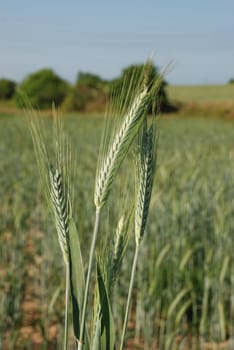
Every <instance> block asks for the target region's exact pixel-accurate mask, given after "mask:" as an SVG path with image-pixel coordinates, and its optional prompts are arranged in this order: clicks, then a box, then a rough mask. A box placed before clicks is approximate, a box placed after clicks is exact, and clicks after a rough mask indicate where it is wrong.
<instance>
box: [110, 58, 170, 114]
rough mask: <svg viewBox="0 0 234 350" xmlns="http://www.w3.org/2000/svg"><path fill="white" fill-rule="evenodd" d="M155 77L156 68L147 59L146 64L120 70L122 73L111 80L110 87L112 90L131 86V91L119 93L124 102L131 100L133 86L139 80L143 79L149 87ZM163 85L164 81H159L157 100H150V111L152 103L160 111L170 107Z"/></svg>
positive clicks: (157, 74) (156, 73) (156, 75)
mask: <svg viewBox="0 0 234 350" xmlns="http://www.w3.org/2000/svg"><path fill="white" fill-rule="evenodd" d="M157 77H159V72H158V69H157V67H156V66H155V65H154V64H153V62H151V61H149V62H148V63H147V65H145V64H137V65H130V66H128V67H127V68H125V69H124V70H123V71H122V74H121V75H120V77H119V78H117V79H115V80H113V81H112V87H113V89H114V90H116V89H117V90H118V89H121V90H122V89H123V88H125V87H126V88H127V89H128V87H129V86H131V89H132V93H131V91H126V93H121V96H123V98H124V99H125V100H124V101H122V102H123V103H125V102H129V101H127V100H131V98H132V95H134V87H135V86H136V85H137V84H139V82H141V81H143V82H144V83H145V84H146V85H147V86H148V87H149V88H150V87H151V84H152V83H153V82H155V81H156V79H157ZM165 85H166V82H165V81H161V83H160V87H159V93H158V94H157V101H153V100H152V104H151V107H150V112H152V108H153V105H156V106H159V108H160V110H161V111H166V110H168V109H169V108H170V104H169V101H168V98H167V94H166V91H165ZM156 102H157V103H156Z"/></svg>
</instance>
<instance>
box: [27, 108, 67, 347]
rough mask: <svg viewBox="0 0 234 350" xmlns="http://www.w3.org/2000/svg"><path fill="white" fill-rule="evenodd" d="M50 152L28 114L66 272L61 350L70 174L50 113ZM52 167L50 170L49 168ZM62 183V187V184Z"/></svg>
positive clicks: (61, 139) (58, 126) (41, 128)
mask: <svg viewBox="0 0 234 350" xmlns="http://www.w3.org/2000/svg"><path fill="white" fill-rule="evenodd" d="M53 114H54V120H53V129H54V130H53V138H52V141H53V148H52V150H51V151H52V155H50V152H49V150H48V146H47V145H46V141H45V140H46V132H45V128H44V125H43V123H42V122H41V121H39V118H38V116H37V115H36V113H35V112H34V111H30V112H28V119H29V125H30V131H31V135H32V140H33V144H34V150H35V153H36V160H37V163H38V169H39V172H40V175H41V176H40V178H41V181H42V185H43V188H44V191H45V197H46V199H47V201H48V204H49V206H50V208H51V209H52V212H53V214H54V219H55V225H56V230H57V234H58V241H59V245H60V248H61V251H62V255H63V260H64V263H65V269H66V272H65V273H66V282H65V322H64V323H65V324H64V347H63V348H64V350H66V349H67V343H68V303H69V255H68V233H69V208H70V205H69V202H68V187H69V176H68V174H69V171H70V163H71V160H70V146H69V144H68V142H67V140H65V139H64V136H63V133H62V125H61V120H60V119H59V118H58V116H57V115H56V112H55V109H53ZM51 163H52V164H54V166H51V165H50V164H51ZM64 179H65V180H66V183H65V181H64Z"/></svg>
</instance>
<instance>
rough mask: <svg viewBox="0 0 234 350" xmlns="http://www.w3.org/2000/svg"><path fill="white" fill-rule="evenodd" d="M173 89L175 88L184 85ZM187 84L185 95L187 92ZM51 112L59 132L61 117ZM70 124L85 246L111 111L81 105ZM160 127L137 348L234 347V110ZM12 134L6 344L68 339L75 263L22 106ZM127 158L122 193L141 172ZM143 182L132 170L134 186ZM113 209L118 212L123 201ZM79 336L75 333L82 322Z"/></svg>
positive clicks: (6, 174) (3, 228) (5, 128)
mask: <svg viewBox="0 0 234 350" xmlns="http://www.w3.org/2000/svg"><path fill="white" fill-rule="evenodd" d="M169 89H171V92H169V94H170V93H172V91H176V90H177V89H178V90H179V89H180V88H179V87H176V88H173V87H170V88H169ZM173 89H174V90H173ZM215 89H216V88H214V91H215ZM178 90H177V95H176V92H173V94H175V96H183V95H181V92H179V91H178ZM188 90H189V89H188ZM188 95H189V93H188ZM191 96H192V94H191ZM177 98H178V97H176V99H177ZM181 98H182V97H181ZM183 98H184V97H183ZM187 98H188V97H187ZM195 98H196V99H198V95H196V97H194V99H195ZM228 98H230V94H229V95H228ZM45 122H46V125H47V126H46V128H47V127H48V128H47V129H48V142H50V133H49V130H50V126H51V120H50V118H46V120H45ZM64 124H65V130H66V133H67V134H68V135H69V138H70V139H71V141H72V149H73V152H74V170H75V177H74V178H75V181H73V184H72V185H73V194H74V203H75V207H74V209H75V210H74V211H75V217H76V220H77V225H78V229H79V233H80V236H81V242H82V251H83V254H84V256H85V255H86V254H87V248H86V247H87V242H88V241H89V240H90V237H91V232H92V225H93V222H92V217H93V212H94V205H93V189H94V178H95V168H96V161H97V156H98V148H99V142H100V137H101V131H102V128H103V125H104V120H103V118H102V117H101V115H100V114H98V115H96V116H95V115H90V114H87V113H86V114H84V115H82V114H80V115H78V114H74V115H64ZM159 128H160V139H159V148H158V166H157V174H156V181H155V187H154V192H153V196H152V203H151V208H150V215H149V222H148V225H147V229H146V235H145V239H144V245H143V249H142V251H141V257H140V264H139V266H138V271H137V283H136V285H135V291H134V300H133V307H132V312H131V317H130V322H129V331H128V348H129V349H165V350H166V349H168V350H169V349H190V350H191V349H215V346H217V344H219V346H220V349H221V348H222V349H233V347H234V345H233V341H234V323H233V320H234V257H233V250H234V242H233V234H234V141H233V140H234V124H233V121H229V120H223V119H220V118H215V117H213V118H204V116H202V115H200V114H197V115H196V118H194V117H193V118H190V115H189V114H187V115H186V114H185V112H183V113H180V112H179V113H174V114H169V115H162V116H161V117H160V121H159ZM0 139H1V143H0V166H1V179H0V181H1V183H0V194H1V206H0V217H1V221H0V253H1V254H0V256H1V268H0V276H1V278H0V289H1V293H0V318H1V321H0V348H1V349H60V344H61V339H62V323H63V307H62V305H63V293H64V290H63V277H62V276H63V262H62V258H61V254H60V251H59V247H58V243H57V235H56V231H55V228H54V225H53V222H52V218H51V215H50V213H49V212H48V209H47V204H46V203H45V200H44V197H43V189H42V187H41V184H40V181H39V174H38V169H37V166H36V162H35V155H34V153H33V149H32V141H31V137H30V133H29V129H28V125H27V123H26V120H25V118H24V115H23V113H22V112H17V114H15V115H13V114H11V115H9V114H3V113H2V114H1V118H0ZM130 158H131V157H130ZM75 159H77V162H75ZM128 161H131V159H129V160H128ZM127 169H128V170H126V167H124V164H123V167H122V171H121V175H120V177H118V180H117V181H116V183H115V190H114V191H113V196H112V197H111V198H110V201H109V202H110V203H112V202H113V201H114V195H115V194H116V193H121V188H122V186H123V181H125V180H123V179H126V178H127V177H128V173H129V176H131V174H130V170H131V167H127ZM130 179H131V177H130ZM132 187H133V180H132V181H131V180H130V185H129V190H128V191H132ZM114 203H115V202H114ZM110 210H113V212H112V214H111V213H110V214H109V215H113V217H115V216H116V217H117V216H118V215H119V214H120V213H121V210H122V204H121V202H120V201H118V202H116V203H115V206H114V209H110ZM130 240H131V243H130V248H129V251H128V253H127V255H126V258H125V260H124V261H123V266H122V270H121V279H120V280H119V281H118V283H117V287H116V291H115V298H116V300H117V303H116V305H117V306H116V307H115V309H114V315H115V324H116V328H119V329H121V325H122V317H123V313H124V308H125V298H126V290H127V285H128V281H129V266H131V261H132V249H131V247H132V246H133V242H134V238H133V237H131V238H130ZM99 244H101V243H99ZM70 340H71V344H72V331H71V333H70ZM70 348H71V349H72V348H73V347H72V345H71V347H70Z"/></svg>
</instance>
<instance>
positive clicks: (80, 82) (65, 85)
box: [0, 62, 173, 112]
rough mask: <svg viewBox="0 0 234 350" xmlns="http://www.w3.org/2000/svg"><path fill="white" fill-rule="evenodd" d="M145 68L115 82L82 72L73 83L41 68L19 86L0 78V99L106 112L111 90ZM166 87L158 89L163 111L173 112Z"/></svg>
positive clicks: (162, 84)
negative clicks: (23, 99) (24, 100)
mask: <svg viewBox="0 0 234 350" xmlns="http://www.w3.org/2000/svg"><path fill="white" fill-rule="evenodd" d="M147 64H148V66H149V76H148V79H150V80H151V81H155V78H157V77H158V76H159V72H158V69H157V67H156V66H155V65H154V64H153V63H152V62H148V63H147ZM143 67H144V65H143V64H139V65H130V66H128V67H127V68H125V69H123V70H122V72H121V74H120V76H119V77H117V78H116V79H112V80H105V79H103V78H101V77H100V76H98V75H96V74H92V73H88V72H79V73H78V75H77V79H76V81H75V83H74V84H71V83H69V82H67V81H66V80H64V79H62V78H61V77H60V76H59V75H58V74H57V73H56V72H54V71H53V70H52V69H41V70H38V71H36V72H34V73H32V74H29V75H28V76H26V78H25V79H24V80H23V81H22V82H20V83H19V84H17V83H16V82H14V81H11V80H8V79H0V100H13V101H14V103H15V104H16V106H18V107H21V106H22V96H27V98H28V99H29V101H30V104H31V105H32V107H34V108H40V109H50V108H51V105H52V103H55V105H56V106H57V107H61V108H62V109H63V110H65V111H68V112H72V111H79V112H92V111H97V112H98V111H103V110H104V109H105V105H106V101H107V99H108V98H109V97H110V96H111V93H112V91H113V90H118V88H120V87H123V86H124V85H126V86H127V85H128V83H127V82H128V80H129V79H132V78H131V77H132V76H134V77H135V79H136V80H137V79H138V78H139V76H140V74H141V73H142V71H143ZM133 72H134V75H133ZM165 85H166V82H165V81H163V80H162V81H161V82H160V87H159V97H160V98H159V103H160V109H161V111H170V110H171V109H172V108H173V106H172V105H171V104H170V102H169V101H168V97H167V94H166V91H165ZM122 95H123V94H122Z"/></svg>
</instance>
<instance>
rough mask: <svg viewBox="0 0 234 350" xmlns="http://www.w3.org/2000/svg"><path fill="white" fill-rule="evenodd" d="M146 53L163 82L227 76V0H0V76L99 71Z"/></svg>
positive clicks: (233, 13)
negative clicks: (162, 72) (161, 73)
mask: <svg viewBox="0 0 234 350" xmlns="http://www.w3.org/2000/svg"><path fill="white" fill-rule="evenodd" d="M149 57H150V58H153V60H154V62H155V65H156V66H157V67H159V68H160V69H162V70H163V69H164V68H165V67H167V66H168V65H169V66H170V68H169V71H168V73H167V76H166V80H167V81H168V82H169V83H170V84H223V83H227V82H228V80H229V79H230V78H234V1H233V0H222V1H221V0H196V1H193V0H174V1H173V0H161V1H158V0H154V1H153V0H141V1H140V0H114V1H112V0H109V1H108V0H98V1H94V0H93V1H90V0H83V1H81V0H66V1H65V0H40V1H36V0H0V78H2V77H4V78H9V79H13V80H15V81H17V82H20V81H22V79H24V78H25V76H26V75H28V74H29V73H32V72H34V71H36V70H38V69H41V68H53V69H54V70H55V71H56V72H57V73H58V74H59V75H60V76H61V77H63V78H65V79H66V80H68V81H70V82H74V81H75V80H76V77H77V73H78V72H79V71H83V72H91V73H94V74H98V75H100V76H101V77H103V78H105V79H112V78H115V77H117V76H118V75H119V74H120V73H121V70H122V69H123V68H125V67H127V66H128V65H130V64H137V63H143V62H145V60H147V59H148V58H149Z"/></svg>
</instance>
